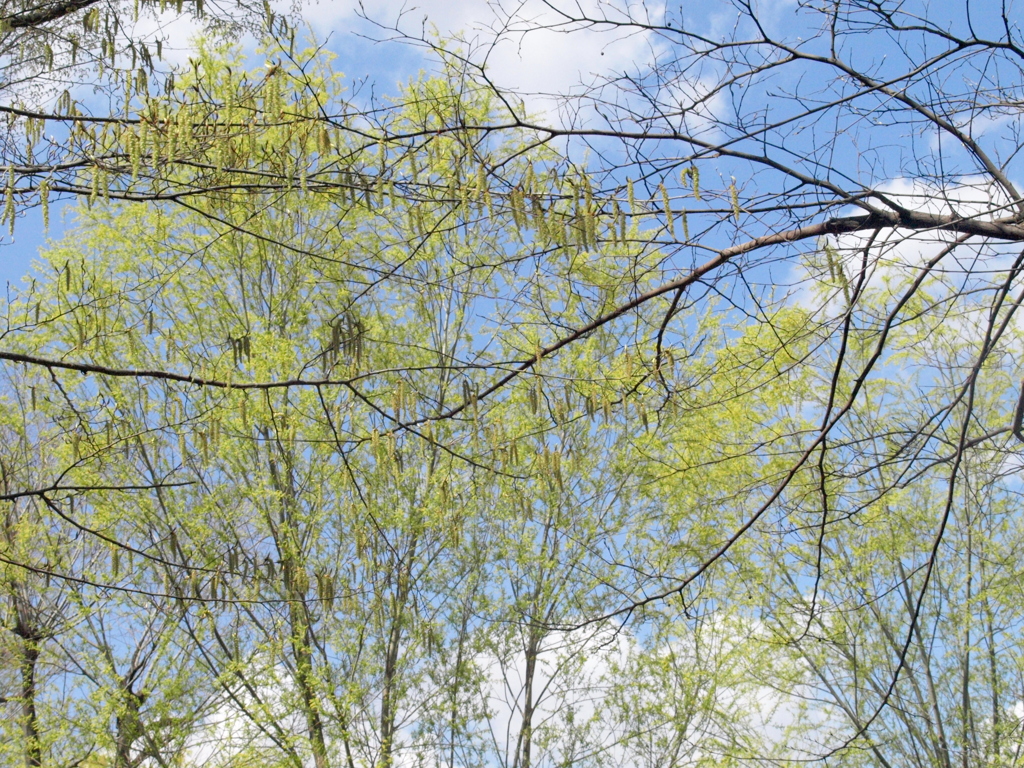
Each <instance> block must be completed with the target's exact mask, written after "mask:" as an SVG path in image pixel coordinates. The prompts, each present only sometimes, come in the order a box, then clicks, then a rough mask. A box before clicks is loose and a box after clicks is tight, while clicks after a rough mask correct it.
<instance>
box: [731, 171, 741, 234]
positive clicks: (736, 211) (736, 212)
mask: <svg viewBox="0 0 1024 768" xmlns="http://www.w3.org/2000/svg"><path fill="white" fill-rule="evenodd" d="M729 199H730V201H731V202H732V215H733V216H735V217H736V223H737V224H739V223H740V193H739V190H737V189H736V178H735V177H733V179H732V184H730V185H729Z"/></svg>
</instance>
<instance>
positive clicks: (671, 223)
mask: <svg viewBox="0 0 1024 768" xmlns="http://www.w3.org/2000/svg"><path fill="white" fill-rule="evenodd" d="M658 186H659V188H660V189H661V204H662V206H663V207H664V209H665V225H666V226H667V227H668V233H669V234H670V235H671V236H672V239H673V240H674V239H675V237H676V227H675V220H674V218H673V216H672V201H671V200H669V197H668V190H667V189H665V185H664V184H659V185H658Z"/></svg>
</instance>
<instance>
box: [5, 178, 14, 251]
mask: <svg viewBox="0 0 1024 768" xmlns="http://www.w3.org/2000/svg"><path fill="white" fill-rule="evenodd" d="M4 220H5V221H6V222H7V228H8V231H9V232H10V233H11V234H12V235H13V234H14V166H13V165H9V166H7V185H6V188H5V190H4Z"/></svg>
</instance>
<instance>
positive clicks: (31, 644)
mask: <svg viewBox="0 0 1024 768" xmlns="http://www.w3.org/2000/svg"><path fill="white" fill-rule="evenodd" d="M14 633H15V634H16V635H17V636H18V637H19V638H20V639H21V642H20V643H19V646H20V648H19V652H20V654H19V655H20V657H21V658H20V659H19V665H20V667H21V670H20V671H21V732H22V735H23V736H24V737H25V765H26V767H27V768H36V766H41V765H42V764H43V751H42V745H41V744H40V743H39V717H38V715H37V713H36V668H37V666H38V664H39V640H38V639H37V638H36V637H35V635H34V633H32V632H31V631H30V630H29V628H28V627H26V626H25V625H24V623H22V622H21V621H19V622H18V625H17V626H16V627H15V632H14Z"/></svg>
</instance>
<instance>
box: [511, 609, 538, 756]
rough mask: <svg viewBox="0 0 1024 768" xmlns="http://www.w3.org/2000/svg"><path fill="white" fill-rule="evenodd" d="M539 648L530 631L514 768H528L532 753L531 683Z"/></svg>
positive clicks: (535, 637) (536, 636)
mask: <svg viewBox="0 0 1024 768" xmlns="http://www.w3.org/2000/svg"><path fill="white" fill-rule="evenodd" d="M539 648H540V635H539V633H537V632H536V631H534V630H532V629H531V631H530V639H529V642H528V643H527V645H526V670H525V675H524V676H525V681H524V682H525V685H524V688H523V724H522V727H521V728H520V730H519V750H518V754H517V755H516V762H515V765H516V768H530V761H531V757H532V754H531V753H532V751H533V715H534V709H535V708H536V703H535V702H534V700H533V682H534V678H535V677H536V676H537V656H538V655H539V653H538V651H539Z"/></svg>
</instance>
